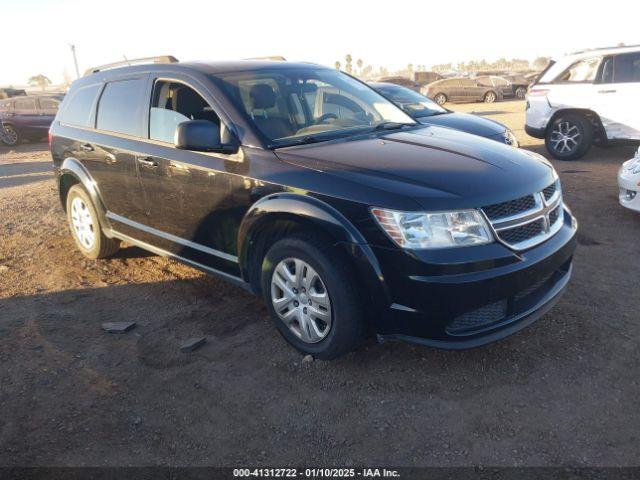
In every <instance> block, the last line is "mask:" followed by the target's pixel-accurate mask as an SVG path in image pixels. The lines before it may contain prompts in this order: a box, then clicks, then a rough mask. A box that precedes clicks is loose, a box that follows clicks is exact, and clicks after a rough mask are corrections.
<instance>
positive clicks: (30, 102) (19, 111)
mask: <svg viewBox="0 0 640 480" xmlns="http://www.w3.org/2000/svg"><path fill="white" fill-rule="evenodd" d="M11 123H13V124H14V125H15V127H16V129H17V130H19V131H20V133H21V134H22V135H27V136H36V135H38V134H40V133H41V131H42V128H41V126H40V114H39V113H38V108H37V104H36V99H35V98H30V97H22V98H16V99H15V100H14V102H13V118H12V119H11Z"/></svg>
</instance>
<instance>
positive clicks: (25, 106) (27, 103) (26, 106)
mask: <svg viewBox="0 0 640 480" xmlns="http://www.w3.org/2000/svg"><path fill="white" fill-rule="evenodd" d="M13 105H14V108H15V109H16V110H20V111H22V112H35V111H36V101H35V100H34V99H33V98H24V99H22V98H21V99H20V100H16V101H15V103H14V104H13Z"/></svg>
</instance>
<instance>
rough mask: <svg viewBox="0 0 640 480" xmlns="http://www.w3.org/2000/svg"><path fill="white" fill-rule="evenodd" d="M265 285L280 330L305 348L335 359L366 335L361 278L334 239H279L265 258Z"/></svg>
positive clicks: (307, 236)
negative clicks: (360, 288)
mask: <svg viewBox="0 0 640 480" xmlns="http://www.w3.org/2000/svg"><path fill="white" fill-rule="evenodd" d="M285 269H286V272H285ZM301 272H304V274H301ZM291 273H293V274H294V275H291ZM314 274H316V275H314ZM316 277H317V279H316ZM287 279H288V283H286V282H287ZM261 284H262V291H263V293H264V297H265V301H266V303H267V309H268V310H269V313H270V315H271V318H272V320H273V322H274V323H275V325H276V328H277V329H278V331H279V332H280V334H281V335H282V336H283V337H284V338H285V339H286V340H287V341H288V342H289V343H290V344H291V345H293V346H294V347H295V348H296V349H297V350H299V351H300V352H302V353H304V354H309V355H312V356H314V357H316V358H319V359H321V360H331V359H333V358H337V357H339V356H341V355H344V354H346V353H348V352H350V351H352V350H354V349H355V348H357V347H358V346H359V345H360V343H361V342H362V340H363V339H364V332H365V328H364V313H363V312H364V308H363V303H362V300H361V298H360V295H359V292H358V289H357V288H354V285H357V282H356V279H355V277H354V275H353V272H352V269H351V267H350V265H349V262H348V259H347V258H342V253H341V252H339V251H337V250H336V249H335V248H333V247H332V246H331V243H330V242H329V241H323V240H322V238H321V237H318V236H317V235H312V234H304V233H303V234H299V235H295V236H290V237H286V238H284V239H282V240H279V241H277V242H276V243H275V244H274V245H273V246H272V247H271V248H270V249H269V251H268V252H267V254H266V255H265V257H264V260H263V262H262V279H261ZM305 286H306V288H305ZM285 289H286V290H287V291H285ZM278 302H279V303H278ZM276 303H278V304H276ZM305 305H307V306H305ZM276 310H277V311H276ZM283 317H284V318H285V319H286V320H285V319H283Z"/></svg>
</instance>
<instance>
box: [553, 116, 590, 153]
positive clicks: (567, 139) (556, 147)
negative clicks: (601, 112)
mask: <svg viewBox="0 0 640 480" xmlns="http://www.w3.org/2000/svg"><path fill="white" fill-rule="evenodd" d="M544 143H545V146H546V147H547V151H548V152H549V153H550V154H551V155H552V156H553V157H554V158H557V159H558V160H577V159H578V158H581V157H583V156H584V155H585V154H586V153H587V152H588V151H589V149H590V148H591V145H592V144H593V125H592V124H591V122H590V121H589V119H588V118H586V117H584V116H583V115H580V114H577V113H568V114H566V115H563V114H561V115H560V116H558V117H556V118H555V119H554V121H553V122H552V123H551V125H549V128H547V133H546V135H545V140H544Z"/></svg>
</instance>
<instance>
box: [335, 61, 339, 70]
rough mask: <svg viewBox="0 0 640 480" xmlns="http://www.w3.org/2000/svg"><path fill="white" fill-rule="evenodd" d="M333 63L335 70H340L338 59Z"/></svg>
mask: <svg viewBox="0 0 640 480" xmlns="http://www.w3.org/2000/svg"><path fill="white" fill-rule="evenodd" d="M334 65H335V66H336V70H340V67H341V65H340V62H339V61H338V60H336V63H334Z"/></svg>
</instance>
